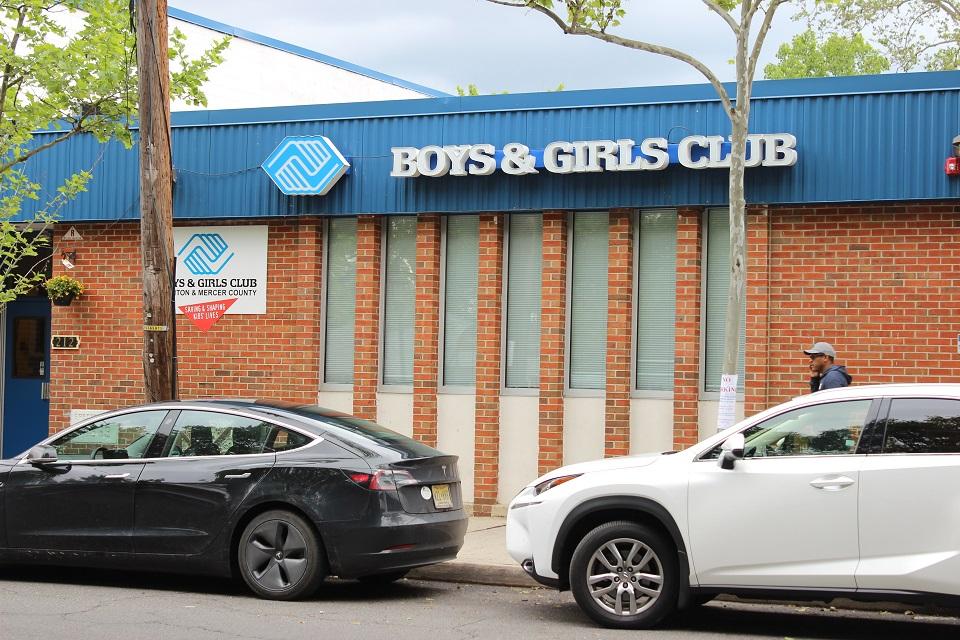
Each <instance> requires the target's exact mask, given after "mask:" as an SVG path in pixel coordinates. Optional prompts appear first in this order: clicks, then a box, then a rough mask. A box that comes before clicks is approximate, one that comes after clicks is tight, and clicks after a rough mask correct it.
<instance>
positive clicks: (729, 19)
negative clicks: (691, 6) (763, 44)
mask: <svg viewBox="0 0 960 640" xmlns="http://www.w3.org/2000/svg"><path fill="white" fill-rule="evenodd" d="M703 4H705V5H707V8H708V9H710V11H713V12H714V13H716V14H717V15H718V16H720V17H721V18H723V21H724V22H726V23H727V25H729V27H730V30H731V31H733V33H734V34H738V33H740V25H738V24H737V21H736V20H734V19H733V16H731V15H730V13H729V12H728V11H727V10H726V9H724V8H723V7H721V6H720V5H718V4H717V3H716V2H715V0H703Z"/></svg>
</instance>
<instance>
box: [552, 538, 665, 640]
mask: <svg viewBox="0 0 960 640" xmlns="http://www.w3.org/2000/svg"><path fill="white" fill-rule="evenodd" d="M680 579H681V576H680V570H679V566H678V562H677V550H676V547H675V546H674V545H673V543H672V542H671V541H670V540H668V539H667V538H666V537H665V536H664V535H663V534H661V533H660V532H659V531H657V530H655V529H653V528H651V527H648V526H646V525H642V524H638V523H636V522H628V521H617V522H608V523H606V524H602V525H600V526H599V527H597V528H596V529H594V530H593V531H591V532H590V533H588V534H587V535H586V536H584V538H583V540H581V541H580V544H579V545H577V548H576V550H575V551H574V552H573V559H572V560H571V562H570V589H571V590H572V591H573V596H574V598H576V600H577V604H579V605H580V608H581V609H583V611H584V612H585V613H586V614H587V615H588V616H590V617H591V618H593V619H594V620H595V621H596V622H598V623H600V624H602V625H603V626H605V627H612V628H615V629H648V628H650V627H653V626H655V625H656V624H657V623H658V622H660V621H661V620H663V619H664V618H665V617H666V616H668V615H670V614H671V613H673V612H674V611H675V610H676V608H677V594H678V593H679V587H680Z"/></svg>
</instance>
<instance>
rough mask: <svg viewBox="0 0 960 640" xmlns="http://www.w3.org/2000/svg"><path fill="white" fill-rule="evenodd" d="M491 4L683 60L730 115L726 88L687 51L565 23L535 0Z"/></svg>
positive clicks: (574, 31) (572, 32)
mask: <svg viewBox="0 0 960 640" xmlns="http://www.w3.org/2000/svg"><path fill="white" fill-rule="evenodd" d="M486 1H487V2H491V3H493V4H500V5H504V6H507V7H515V8H522V7H526V8H528V9H532V10H534V11H537V12H538V13H542V14H543V15H545V16H547V18H549V19H550V20H552V21H553V22H554V24H556V25H557V26H558V27H559V28H560V30H561V31H563V32H564V33H567V34H570V35H578V36H590V37H591V38H596V39H597V40H602V41H604V42H610V43H612V44H616V45H619V46H621V47H626V48H628V49H636V50H637V51H646V52H647V53H655V54H658V55H662V56H667V57H669V58H673V59H674V60H679V61H680V62H685V63H687V64H689V65H690V66H691V67H693V68H694V69H696V70H697V71H699V72H700V73H701V74H702V75H703V76H704V77H705V78H706V79H707V81H708V82H710V84H711V85H713V88H714V90H715V91H716V92H717V96H719V98H720V102H721V103H722V104H723V109H724V111H725V112H726V114H727V116H728V117H732V115H733V113H732V111H733V105H732V103H731V102H730V94H728V93H727V90H726V89H725V88H724V86H723V83H721V82H720V79H719V78H717V76H716V75H715V74H714V73H713V71H711V70H710V68H709V67H708V66H706V65H705V64H703V63H702V62H700V61H699V60H697V59H696V58H694V57H693V56H691V55H690V54H688V53H684V52H683V51H679V50H677V49H673V48H671V47H665V46H662V45H657V44H651V43H649V42H644V41H642V40H634V39H632V38H623V37H621V36H616V35H613V34H611V33H606V32H603V31H597V30H596V29H591V28H589V27H582V26H579V25H575V24H567V22H566V21H564V20H563V19H562V18H561V17H560V16H558V15H557V14H556V13H555V12H553V11H552V10H550V9H548V8H547V7H544V6H542V5H540V4H537V3H536V0H526V1H525V2H524V3H523V4H517V3H514V2H507V1H506V0H486Z"/></svg>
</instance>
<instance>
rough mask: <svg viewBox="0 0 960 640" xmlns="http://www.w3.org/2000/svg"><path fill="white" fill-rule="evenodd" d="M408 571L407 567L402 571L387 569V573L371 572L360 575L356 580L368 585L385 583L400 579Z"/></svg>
mask: <svg viewBox="0 0 960 640" xmlns="http://www.w3.org/2000/svg"><path fill="white" fill-rule="evenodd" d="M408 573H410V572H409V571H408V570H407V569H404V570H402V571H388V572H387V573H371V574H370V575H368V576H360V577H359V578H357V580H358V581H360V582H362V583H363V584H366V585H370V586H376V585H387V584H391V583H394V582H396V581H397V580H402V579H403V578H404V576H406V575H407V574H408Z"/></svg>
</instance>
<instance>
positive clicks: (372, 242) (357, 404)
mask: <svg viewBox="0 0 960 640" xmlns="http://www.w3.org/2000/svg"><path fill="white" fill-rule="evenodd" d="M381 224H382V217H381V216H358V217H357V284H356V287H357V302H356V305H357V306H356V316H355V318H356V319H355V320H354V323H355V329H354V331H355V333H354V355H353V413H354V415H356V416H359V417H361V418H366V419H368V420H376V419H377V384H378V382H379V375H380V373H379V371H380V350H379V349H380V347H379V342H380V256H381V253H382V248H381V244H382V241H383V236H382V234H381V229H382V226H381Z"/></svg>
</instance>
